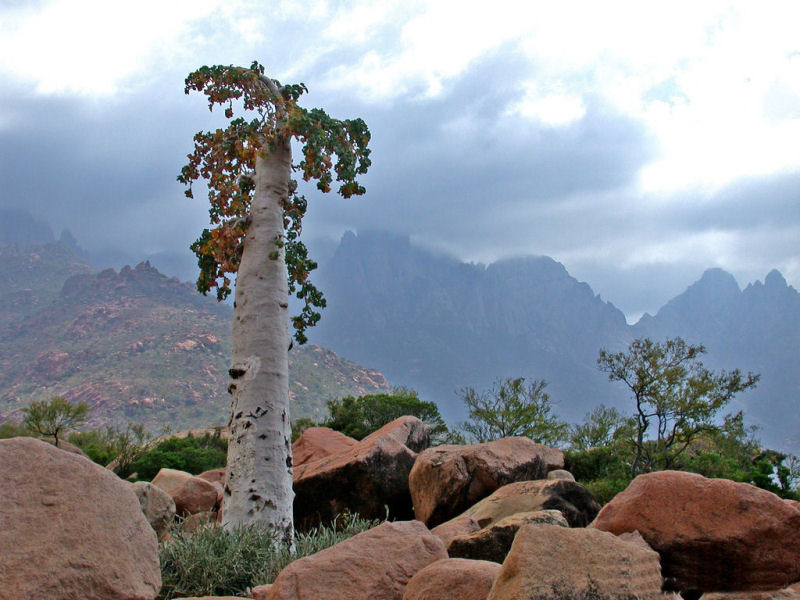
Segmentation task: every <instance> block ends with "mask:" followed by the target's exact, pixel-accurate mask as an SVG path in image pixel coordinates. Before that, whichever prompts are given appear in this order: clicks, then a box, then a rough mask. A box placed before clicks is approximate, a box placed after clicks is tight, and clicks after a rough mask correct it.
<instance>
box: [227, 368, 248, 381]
mask: <svg viewBox="0 0 800 600" xmlns="http://www.w3.org/2000/svg"><path fill="white" fill-rule="evenodd" d="M245 373H247V371H245V370H244V369H239V368H235V367H231V368H230V369H228V375H230V376H231V379H239V377H241V376H242V375H244V374H245Z"/></svg>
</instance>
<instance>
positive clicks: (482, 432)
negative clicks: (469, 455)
mask: <svg viewBox="0 0 800 600" xmlns="http://www.w3.org/2000/svg"><path fill="white" fill-rule="evenodd" d="M545 387H547V382H546V381H544V380H539V379H534V380H532V381H531V382H530V383H528V384H527V385H526V383H525V378H524V377H517V378H513V377H509V378H507V379H504V380H503V381H499V382H496V383H495V384H494V386H493V387H492V389H491V390H489V391H486V392H477V391H475V389H474V388H471V387H467V388H464V389H462V390H461V399H462V401H463V402H464V404H466V407H467V413H468V414H467V420H466V421H465V422H464V423H462V424H461V425H460V428H461V430H462V431H464V433H465V434H467V436H468V437H470V438H472V439H474V440H475V441H477V442H488V441H491V440H496V439H499V438H503V437H510V436H526V437H529V438H531V439H532V440H534V441H535V442H539V443H542V444H547V445H556V444H558V443H559V442H560V441H562V440H564V439H565V438H566V436H567V432H568V426H567V424H566V423H564V422H562V421H561V420H559V419H558V418H557V417H556V416H555V415H554V414H553V412H552V410H553V407H552V404H551V402H550V396H549V395H548V394H547V392H545V391H544V388H545Z"/></svg>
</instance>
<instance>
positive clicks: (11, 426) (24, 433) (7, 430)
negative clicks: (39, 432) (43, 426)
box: [0, 421, 34, 440]
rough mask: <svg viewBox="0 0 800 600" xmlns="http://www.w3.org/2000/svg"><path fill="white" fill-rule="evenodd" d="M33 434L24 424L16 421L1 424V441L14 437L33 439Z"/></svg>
mask: <svg viewBox="0 0 800 600" xmlns="http://www.w3.org/2000/svg"><path fill="white" fill-rule="evenodd" d="M33 435H34V434H33V432H31V430H30V429H28V428H27V427H25V426H24V425H23V424H22V423H18V422H16V421H6V422H5V423H0V440H5V439H8V438H13V437H31V436H33Z"/></svg>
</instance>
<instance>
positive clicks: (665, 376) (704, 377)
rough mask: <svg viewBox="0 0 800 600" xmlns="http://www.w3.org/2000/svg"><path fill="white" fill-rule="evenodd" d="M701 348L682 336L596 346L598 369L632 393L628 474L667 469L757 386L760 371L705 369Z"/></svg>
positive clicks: (703, 349) (703, 351)
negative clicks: (623, 346)
mask: <svg viewBox="0 0 800 600" xmlns="http://www.w3.org/2000/svg"><path fill="white" fill-rule="evenodd" d="M705 352H706V349H705V347H704V346H702V345H690V344H687V343H686V342H685V341H684V340H682V339H681V338H675V339H668V340H665V341H663V342H654V341H652V340H650V339H647V338H644V339H637V340H634V341H633V342H631V344H630V345H629V346H628V350H627V351H626V352H616V353H611V352H608V351H607V350H601V351H600V355H599V357H598V359H597V364H598V366H599V368H600V370H601V371H603V372H605V373H608V378H609V380H611V381H621V382H622V383H624V384H625V385H626V386H627V387H628V389H629V390H630V391H631V393H632V395H633V401H634V406H635V413H634V418H635V420H636V423H635V437H634V445H635V456H634V458H633V461H632V464H631V473H632V475H634V476H635V475H638V474H639V473H646V472H649V471H655V470H661V469H669V468H671V467H672V466H673V465H674V464H675V461H676V458H677V457H678V456H680V455H681V454H682V453H683V452H684V451H686V449H687V448H688V447H689V446H690V444H691V443H692V441H693V440H695V438H697V436H698V435H699V434H700V433H703V432H709V431H713V430H714V429H716V428H717V424H716V423H715V419H717V417H718V415H719V413H720V411H721V410H722V409H723V408H724V407H725V406H727V404H728V403H729V402H730V401H731V399H732V398H733V397H734V396H735V395H736V394H737V393H739V392H742V391H744V390H747V389H749V388H751V387H753V386H755V385H756V382H757V381H758V379H759V375H754V374H752V373H748V374H747V375H743V374H742V373H741V371H739V370H738V369H735V370H733V371H730V372H724V371H723V372H721V373H714V372H712V371H710V370H708V369H706V368H705V367H704V366H703V363H702V362H701V361H700V356H701V355H703V354H705Z"/></svg>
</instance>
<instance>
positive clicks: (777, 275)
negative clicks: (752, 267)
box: [764, 269, 789, 288]
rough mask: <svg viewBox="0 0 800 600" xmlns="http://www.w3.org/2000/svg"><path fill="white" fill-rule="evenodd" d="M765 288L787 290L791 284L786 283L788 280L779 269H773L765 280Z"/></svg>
mask: <svg viewBox="0 0 800 600" xmlns="http://www.w3.org/2000/svg"><path fill="white" fill-rule="evenodd" d="M764 287H767V288H786V287H789V284H788V283H786V278H785V277H784V276H783V275H782V274H781V272H780V271H778V269H772V271H770V272H769V273H767V276H766V277H765V278H764Z"/></svg>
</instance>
